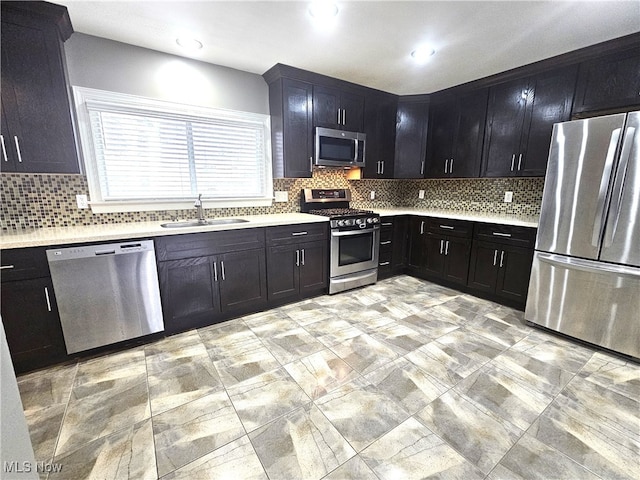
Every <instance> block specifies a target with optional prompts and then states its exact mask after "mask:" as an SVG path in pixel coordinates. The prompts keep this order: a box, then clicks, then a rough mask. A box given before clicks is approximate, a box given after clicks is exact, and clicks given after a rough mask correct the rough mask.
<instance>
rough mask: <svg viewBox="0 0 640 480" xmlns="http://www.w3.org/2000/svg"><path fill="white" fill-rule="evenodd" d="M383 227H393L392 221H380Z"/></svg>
mask: <svg viewBox="0 0 640 480" xmlns="http://www.w3.org/2000/svg"><path fill="white" fill-rule="evenodd" d="M381 225H382V226H383V227H393V222H389V223H384V222H382V224H381Z"/></svg>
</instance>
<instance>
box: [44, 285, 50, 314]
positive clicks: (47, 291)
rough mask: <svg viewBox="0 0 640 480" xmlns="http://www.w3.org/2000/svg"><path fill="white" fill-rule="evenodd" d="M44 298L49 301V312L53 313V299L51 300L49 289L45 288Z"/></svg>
mask: <svg viewBox="0 0 640 480" xmlns="http://www.w3.org/2000/svg"><path fill="white" fill-rule="evenodd" d="M44 298H46V299H47V310H49V311H51V299H49V288H48V287H44Z"/></svg>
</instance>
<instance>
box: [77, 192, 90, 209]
mask: <svg viewBox="0 0 640 480" xmlns="http://www.w3.org/2000/svg"><path fill="white" fill-rule="evenodd" d="M76 203H77V204H78V208H89V200H88V199H87V196H86V195H76Z"/></svg>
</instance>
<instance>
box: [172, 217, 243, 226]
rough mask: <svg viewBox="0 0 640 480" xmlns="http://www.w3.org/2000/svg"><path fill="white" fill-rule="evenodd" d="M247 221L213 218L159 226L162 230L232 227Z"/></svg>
mask: <svg viewBox="0 0 640 480" xmlns="http://www.w3.org/2000/svg"><path fill="white" fill-rule="evenodd" d="M248 221H249V220H245V219H243V218H214V219H211V220H205V221H204V222H200V221H198V220H183V221H181V222H169V223H163V224H161V225H160V226H161V227H164V228H186V227H205V226H207V225H232V224H234V223H246V222H248Z"/></svg>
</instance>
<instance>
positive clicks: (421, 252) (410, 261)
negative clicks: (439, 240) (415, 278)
mask: <svg viewBox="0 0 640 480" xmlns="http://www.w3.org/2000/svg"><path fill="white" fill-rule="evenodd" d="M426 223H427V222H426V220H425V219H423V218H420V217H411V219H410V220H409V241H408V250H409V251H408V252H407V266H408V267H409V269H410V270H412V271H413V272H414V273H415V272H418V271H420V270H422V268H423V267H424V263H425V255H426V251H425V244H424V242H425V236H426V233H425V232H426V231H427V226H426Z"/></svg>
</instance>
